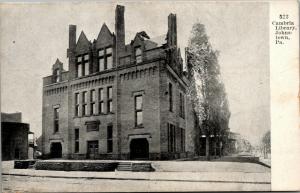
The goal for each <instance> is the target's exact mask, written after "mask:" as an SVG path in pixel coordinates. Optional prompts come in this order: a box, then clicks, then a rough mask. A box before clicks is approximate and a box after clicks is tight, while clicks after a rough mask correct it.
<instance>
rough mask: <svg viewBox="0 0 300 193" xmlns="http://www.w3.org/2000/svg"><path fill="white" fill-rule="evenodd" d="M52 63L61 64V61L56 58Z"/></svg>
mask: <svg viewBox="0 0 300 193" xmlns="http://www.w3.org/2000/svg"><path fill="white" fill-rule="evenodd" d="M54 64H55V65H57V64H62V62H61V61H60V60H59V59H58V58H56V61H55V63H54Z"/></svg>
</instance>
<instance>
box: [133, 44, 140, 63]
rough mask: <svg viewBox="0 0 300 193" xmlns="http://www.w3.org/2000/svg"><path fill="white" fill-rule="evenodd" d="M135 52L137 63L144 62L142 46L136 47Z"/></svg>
mask: <svg viewBox="0 0 300 193" xmlns="http://www.w3.org/2000/svg"><path fill="white" fill-rule="evenodd" d="M134 54H135V61H136V63H137V64H138V63H141V62H142V49H141V47H136V48H135V49H134Z"/></svg>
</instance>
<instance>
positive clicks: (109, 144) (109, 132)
mask: <svg viewBox="0 0 300 193" xmlns="http://www.w3.org/2000/svg"><path fill="white" fill-rule="evenodd" d="M112 151H113V126H112V125H109V126H107V153H111V152H112Z"/></svg>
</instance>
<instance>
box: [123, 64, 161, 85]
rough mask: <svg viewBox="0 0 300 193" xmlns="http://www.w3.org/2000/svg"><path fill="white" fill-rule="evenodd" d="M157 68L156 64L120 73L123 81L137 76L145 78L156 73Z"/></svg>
mask: <svg viewBox="0 0 300 193" xmlns="http://www.w3.org/2000/svg"><path fill="white" fill-rule="evenodd" d="M156 70H157V67H156V66H151V67H147V68H143V69H136V70H133V71H129V72H125V73H121V74H120V75H119V77H120V80H121V82H122V81H126V80H132V79H137V78H143V77H146V76H151V75H155V72H156Z"/></svg>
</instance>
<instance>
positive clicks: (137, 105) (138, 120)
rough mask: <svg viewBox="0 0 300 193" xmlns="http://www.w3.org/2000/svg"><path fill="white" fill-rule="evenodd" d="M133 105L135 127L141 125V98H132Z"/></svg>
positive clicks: (139, 96)
mask: <svg viewBox="0 0 300 193" xmlns="http://www.w3.org/2000/svg"><path fill="white" fill-rule="evenodd" d="M134 105H135V126H136V127H138V126H142V125H143V96H142V95H138V96H135V97H134Z"/></svg>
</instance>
